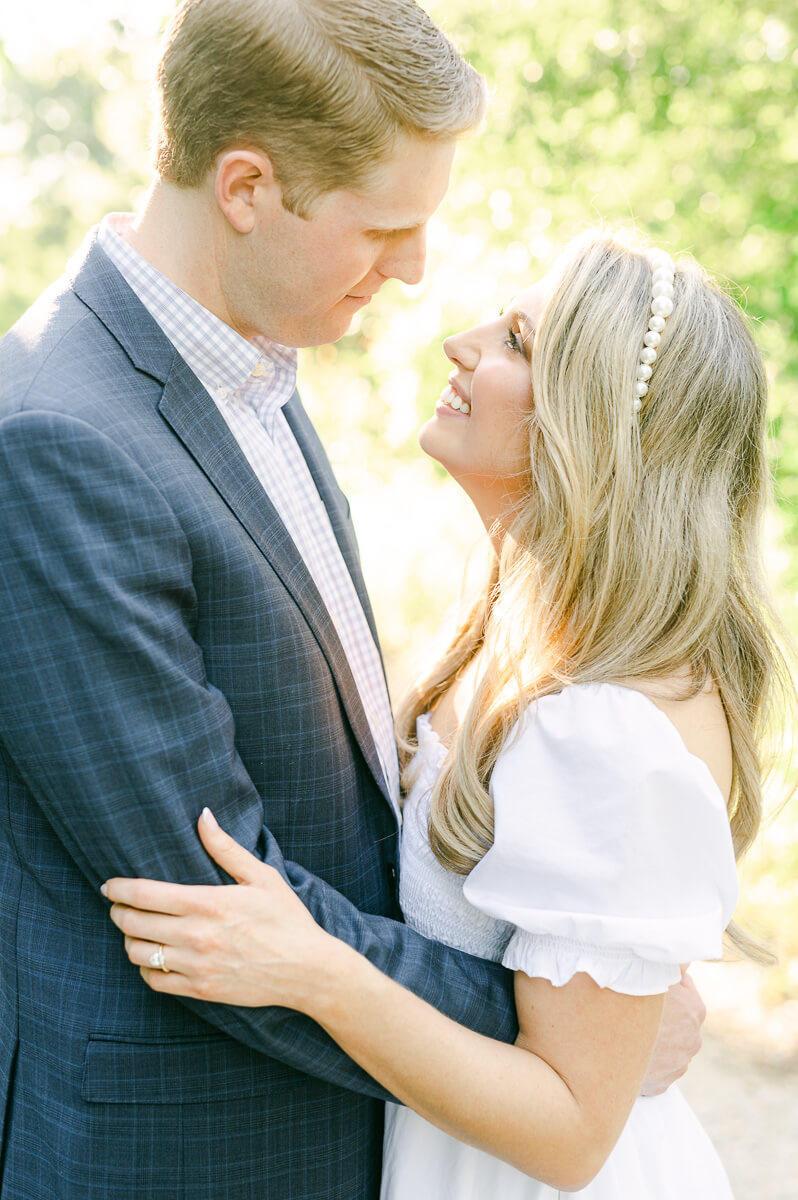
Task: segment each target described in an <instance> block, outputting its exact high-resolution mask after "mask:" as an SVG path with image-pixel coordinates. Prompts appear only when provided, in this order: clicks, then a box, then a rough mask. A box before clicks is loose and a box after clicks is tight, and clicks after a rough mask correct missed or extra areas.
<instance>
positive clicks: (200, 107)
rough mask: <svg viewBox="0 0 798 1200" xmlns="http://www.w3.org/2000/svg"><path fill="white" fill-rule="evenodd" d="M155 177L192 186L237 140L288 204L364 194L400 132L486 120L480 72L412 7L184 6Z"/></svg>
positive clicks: (166, 49)
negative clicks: (262, 162) (262, 155)
mask: <svg viewBox="0 0 798 1200" xmlns="http://www.w3.org/2000/svg"><path fill="white" fill-rule="evenodd" d="M157 80H158V94H159V116H158V121H157V126H156V135H155V141H156V152H155V159H156V169H157V171H158V173H159V175H160V176H161V177H162V178H163V179H167V180H169V181H170V182H171V183H174V184H177V185H179V186H180V187H197V186H199V184H201V183H202V181H203V180H204V178H205V176H206V175H207V173H208V171H209V170H210V169H211V167H212V166H213V165H214V163H215V161H216V159H217V157H218V155H219V154H220V153H222V152H223V151H224V150H225V149H227V148H228V147H230V146H234V145H239V146H240V145H244V146H249V147H254V148H257V149H260V150H263V151H265V152H266V153H267V154H268V155H269V157H270V158H271V161H272V164H273V166H274V170H275V174H276V176H277V178H278V180H279V182H280V183H281V185H282V188H283V203H284V204H285V207H286V208H288V209H289V210H290V211H292V212H296V213H298V214H299V215H302V216H304V215H307V214H308V212H309V210H310V208H311V207H312V204H313V202H314V201H315V200H316V199H317V198H318V197H319V196H321V195H323V194H324V193H326V192H330V191H333V190H336V189H338V188H347V189H350V190H351V189H352V188H355V187H357V186H359V185H361V184H362V183H363V182H364V181H365V180H367V179H368V177H369V175H370V174H371V173H372V172H373V171H374V169H375V167H378V166H379V165H380V164H381V162H383V161H384V160H385V158H386V157H388V156H389V155H390V153H391V149H392V147H393V145H394V143H395V141H396V138H397V135H399V134H401V133H405V134H410V135H414V136H417V137H422V138H429V139H450V138H454V137H457V136H459V135H460V134H463V133H465V132H467V131H469V130H471V129H473V128H475V127H476V125H478V124H479V122H480V121H481V119H482V116H483V114H484V109H485V88H484V83H483V81H482V79H481V77H480V76H479V75H478V74H477V72H476V71H475V70H474V69H473V67H470V66H469V65H468V63H467V62H466V61H465V60H464V59H463V58H462V56H461V55H460V54H459V52H458V51H457V49H456V48H455V46H454V45H453V44H452V43H451V42H450V41H449V39H448V38H447V37H446V36H445V35H444V34H443V32H442V31H441V30H440V29H439V28H438V26H437V25H435V24H434V22H433V21H432V20H431V19H430V17H429V16H428V15H427V14H426V13H425V12H424V10H423V9H422V8H420V7H419V6H418V4H416V3H414V0H379V2H376V0H345V2H342V0H184V2H183V3H182V4H181V5H180V7H179V9H178V11H177V13H176V14H175V16H174V18H173V20H172V22H171V24H170V26H169V28H168V30H167V33H166V38H165V42H164V46H163V51H162V55H161V60H160V63H159V66H158V77H157Z"/></svg>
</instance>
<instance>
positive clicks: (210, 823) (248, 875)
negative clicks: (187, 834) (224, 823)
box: [197, 808, 269, 886]
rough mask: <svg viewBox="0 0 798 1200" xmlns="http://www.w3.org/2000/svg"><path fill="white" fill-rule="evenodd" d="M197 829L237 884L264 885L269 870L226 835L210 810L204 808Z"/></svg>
mask: <svg viewBox="0 0 798 1200" xmlns="http://www.w3.org/2000/svg"><path fill="white" fill-rule="evenodd" d="M197 829H198V830H199V835H200V841H201V842H202V844H203V846H204V847H205V849H206V850H207V851H208V854H210V856H211V858H212V859H213V860H214V862H217V863H218V864H219V866H220V867H221V868H222V870H223V871H226V872H227V874H228V875H230V876H232V878H233V879H235V881H236V883H249V884H254V885H256V886H257V885H258V884H263V883H264V881H265V878H266V877H268V871H269V868H268V867H266V866H265V864H264V863H262V862H261V860H260V859H259V858H256V857H255V855H254V854H250V852H249V850H245V849H244V847H243V846H240V845H239V844H238V842H237V841H236V840H235V839H234V838H231V837H230V834H229V833H225V831H224V830H223V829H222V828H221V827H220V825H219V823H218V821H217V820H216V818H215V817H214V815H213V813H212V812H211V810H210V809H209V808H203V810H202V813H201V814H200V819H199V821H198V822H197Z"/></svg>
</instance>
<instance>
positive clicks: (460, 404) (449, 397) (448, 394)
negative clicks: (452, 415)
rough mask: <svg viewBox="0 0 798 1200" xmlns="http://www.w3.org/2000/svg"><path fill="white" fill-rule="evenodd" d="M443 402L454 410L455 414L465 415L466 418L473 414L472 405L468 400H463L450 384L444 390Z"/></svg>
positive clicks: (442, 394)
mask: <svg viewBox="0 0 798 1200" xmlns="http://www.w3.org/2000/svg"><path fill="white" fill-rule="evenodd" d="M441 400H442V401H443V403H444V404H447V405H448V406H449V408H453V409H454V410H455V412H461V413H463V414H464V415H465V416H466V417H467V416H468V414H469V413H470V412H471V405H470V404H469V403H468V402H467V401H466V400H463V399H461V397H460V396H459V394H458V393H457V392H456V391H455V390H454V388H453V387H452V385H451V384H450V383H447V385H446V387H445V388H444V389H443V391H442V393H441Z"/></svg>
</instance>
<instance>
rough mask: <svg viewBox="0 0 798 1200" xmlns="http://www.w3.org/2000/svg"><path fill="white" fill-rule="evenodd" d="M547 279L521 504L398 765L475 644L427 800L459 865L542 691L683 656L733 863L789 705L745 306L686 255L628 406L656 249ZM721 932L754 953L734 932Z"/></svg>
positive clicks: (607, 246)
mask: <svg viewBox="0 0 798 1200" xmlns="http://www.w3.org/2000/svg"><path fill="white" fill-rule="evenodd" d="M554 278H555V279H556V283H555V286H554V290H553V294H552V295H551V297H550V299H549V301H548V303H547V304H546V306H545V309H544V311H543V312H542V313H541V315H540V319H539V322H538V325H537V329H536V331H535V335H534V344H533V348H532V356H531V379H532V391H533V396H534V402H533V407H532V411H531V413H530V416H529V418H528V433H529V441H528V445H529V456H528V465H527V468H526V470H527V479H526V481H525V484H526V486H525V487H524V488H523V489H521V490H522V493H523V496H524V499H523V500H522V501H521V502H519V504H518V506H517V510H516V511H515V513H514V518H513V520H512V522H511V523H510V524H509V526H508V531H507V534H506V536H505V538H504V542H503V548H502V552H501V557H500V559H499V560H498V561H496V562H495V563H494V564H493V566H492V570H491V575H490V578H489V580H488V581H487V585H486V587H485V589H484V592H483V593H482V595H481V597H480V599H479V601H478V602H477V603H476V605H475V607H474V608H473V610H472V611H471V613H470V614H469V616H468V618H467V619H466V621H465V622H464V623H463V625H462V627H461V628H460V629H459V631H458V632H457V634H456V636H455V638H454V640H453V642H452V644H451V645H450V647H449V649H448V651H447V652H446V654H445V655H444V656H443V658H442V659H441V660H440V661H439V662H438V663H437V664H436V666H435V667H434V669H433V670H432V672H430V674H429V675H428V676H427V677H426V678H425V679H424V680H423V681H422V682H421V683H420V684H419V685H418V686H417V687H416V688H415V689H414V690H413V691H412V692H411V693H410V695H408V697H407V698H406V700H405V703H404V704H403V706H402V708H401V710H400V713H399V718H398V729H399V741H400V747H401V749H402V753H403V757H404V760H405V762H406V761H407V758H408V756H409V754H410V753H412V751H413V749H414V747H415V732H414V731H415V721H416V718H417V717H418V715H419V714H420V713H422V712H425V711H427V710H428V709H429V708H430V707H431V706H432V705H433V704H434V703H435V702H436V700H437V699H438V698H439V697H440V696H441V695H443V693H444V692H445V691H446V690H447V689H448V688H449V687H450V686H451V684H452V683H453V682H454V681H455V679H456V678H457V677H458V676H459V675H460V674H461V672H463V671H464V669H465V668H466V667H467V665H468V664H469V663H470V662H471V660H472V659H473V658H474V656H475V655H476V654H477V652H478V651H482V653H481V654H480V660H481V661H480V672H479V682H478V684H477V687H476V691H475V693H474V696H473V699H472V700H471V703H470V706H469V708H468V710H467V712H466V715H465V717H464V720H463V721H462V724H461V725H460V728H459V731H458V734H457V737H456V740H455V743H454V746H453V749H452V753H451V754H450V756H449V758H448V761H447V763H446V764H445V766H444V770H443V772H442V774H441V776H440V778H439V781H438V783H437V786H436V788H435V791H434V794H433V797H432V811H431V821H430V840H431V845H432V849H433V851H434V853H435V855H436V857H437V858H438V859H439V861H440V862H441V863H442V864H443V865H444V866H445V867H447V868H448V869H450V870H452V871H455V872H458V873H460V874H467V873H468V872H469V871H470V870H471V869H472V868H473V867H474V866H475V865H476V863H477V862H478V861H479V860H480V859H481V858H482V857H483V855H484V854H485V853H486V851H487V850H488V848H489V847H490V845H491V844H492V841H493V805H492V802H491V799H490V795H489V791H488V788H489V782H490V777H491V772H492V770H493V766H494V764H495V762H496V759H497V757H498V755H499V753H500V751H501V749H502V747H503V745H504V743H505V741H506V739H507V737H508V736H509V734H510V732H511V730H512V728H513V727H514V725H515V724H516V721H517V719H518V717H519V714H520V713H521V711H522V710H523V709H524V707H525V706H526V705H528V704H529V703H530V702H531V701H532V700H534V699H535V698H536V697H539V696H545V695H548V694H550V693H552V692H557V691H560V690H561V689H562V688H563V687H564V686H566V685H568V684H575V683H586V682H592V683H594V682H616V683H619V682H625V683H627V684H628V685H629V684H631V685H632V686H633V685H634V681H635V680H641V681H642V680H655V679H657V678H664V677H668V676H673V675H674V673H679V672H683V671H684V669H685V668H688V669H689V677H690V681H689V684H688V686H687V688H686V689H685V697H686V696H687V695H694V694H695V693H696V692H697V691H698V690H700V689H701V688H702V687H703V686H704V684H705V683H706V682H707V680H709V679H711V680H714V682H715V683H716V684H717V687H718V690H719V692H720V697H721V700H722V702H723V706H724V709H725V712H726V717H727V720H728V724H729V730H730V733H731V742H732V753H733V783H732V790H731V796H730V799H729V806H728V811H729V818H730V822H731V829H732V833H733V838H734V846H735V851H736V853H737V855H738V856H739V855H741V854H742V853H743V852H744V851H745V850H746V849H747V848H748V846H749V845H750V844H751V842H752V840H753V838H754V836H755V834H756V832H757V829H758V827H759V824H760V818H761V812H762V798H761V788H762V763H761V752H762V746H763V739H764V737H765V733H766V729H767V728H768V721H769V719H770V718H771V717H772V716H773V714H774V712H775V711H778V709H779V705H778V703H777V702H778V699H779V697H781V698H782V699H784V698H788V697H789V699H790V700H791V699H792V692H791V677H790V672H789V670H788V668H787V665H786V662H785V659H784V657H783V655H782V653H781V651H780V650H779V648H778V645H777V642H776V640H775V638H774V635H773V633H772V628H773V624H772V620H771V617H770V614H769V609H768V605H767V602H766V599H765V590H764V586H763V580H762V573H761V569H760V562H759V543H760V525H761V521H762V516H763V511H764V508H765V505H766V502H767V499H768V496H769V473H768V467H767V462H766V458H765V449H764V442H765V431H766V415H765V414H766V381H765V373H764V370H763V366H762V361H761V359H760V356H759V353H758V351H757V349H756V346H755V345H754V341H753V339H752V337H751V335H750V333H749V331H748V328H747V325H746V321H745V319H744V317H743V315H742V313H741V312H740V310H739V309H738V307H737V306H736V304H735V303H734V302H733V301H732V300H731V299H730V298H729V297H728V296H727V295H725V294H724V293H723V292H722V291H721V290H720V288H719V287H717V286H716V284H715V283H713V281H712V280H711V279H709V278H708V276H707V275H706V273H705V272H704V271H703V270H702V269H701V268H700V267H699V266H698V265H697V264H696V263H695V262H694V261H693V260H691V259H689V258H686V257H685V258H680V259H679V261H678V262H677V265H676V275H675V280H674V289H675V290H674V310H673V313H672V315H671V316H670V317H669V319H668V321H667V325H666V327H665V332H664V333H663V336H662V342H661V344H660V346H659V347H658V357H657V362H656V366H655V368H654V372H653V375H652V378H651V380H650V387H649V391H648V394H647V396H646V397H645V399H644V400H643V405H642V408H641V411H640V412H639V413H638V414H635V412H634V398H635V392H634V383H635V375H636V368H637V364H638V361H639V355H640V350H641V347H642V345H643V335H644V333H645V331H646V328H647V323H648V318H649V308H650V297H651V268H650V266H649V263H648V261H647V259H646V257H645V248H644V247H643V246H642V245H641V244H640V243H639V241H636V240H634V239H631V238H629V237H623V238H621V237H619V236H615V235H610V234H607V233H606V232H603V231H590V232H589V233H588V234H586V235H584V236H583V237H581V238H579V239H577V240H576V241H575V242H574V243H572V244H571V245H569V246H568V247H567V248H566V250H565V252H564V254H563V256H562V257H561V259H560V260H559V262H558V264H557V266H556V268H555V272H554ZM685 835H686V836H689V834H688V831H685ZM729 933H730V936H731V938H732V941H734V942H735V943H736V945H737V946H738V947H739V948H740V949H743V950H744V951H745V952H747V953H752V954H753V955H754V956H757V949H756V945H755V943H753V942H752V941H751V940H750V939H748V938H747V937H746V935H744V934H743V933H742V932H741V931H740V930H738V929H736V928H733V927H731V928H730V931H729Z"/></svg>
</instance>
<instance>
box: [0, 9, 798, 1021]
mask: <svg viewBox="0 0 798 1200" xmlns="http://www.w3.org/2000/svg"><path fill="white" fill-rule="evenodd" d="M426 7H427V8H428V9H429V11H431V12H432V14H433V16H434V17H435V18H436V19H437V20H438V21H439V22H440V23H441V24H443V26H444V27H445V28H446V29H447V31H448V32H449V33H450V35H451V36H452V37H453V38H454V39H455V41H456V42H457V43H458V45H459V46H460V47H461V48H462V49H463V50H464V51H465V52H466V54H467V55H468V57H469V58H470V59H471V61H472V62H473V63H474V64H475V66H477V67H478V68H479V70H481V71H482V72H483V73H484V74H485V76H486V77H487V79H488V81H489V84H490V88H491V95H492V100H491V106H490V112H489V116H488V119H487V124H486V128H485V130H484V132H483V133H482V134H481V135H480V136H479V137H478V138H475V139H472V140H471V141H470V142H467V143H466V144H464V146H463V147H462V148H461V151H460V154H459V158H458V163H457V165H456V168H455V178H454V183H453V187H452V189H451V192H450V194H449V197H448V198H447V201H446V202H445V204H444V206H443V208H442V209H441V211H440V213H439V215H438V216H437V217H436V218H435V220H434V221H433V223H432V224H431V227H430V263H429V269H428V272H427V278H426V281H425V283H424V284H423V285H421V286H420V287H417V288H405V287H401V286H399V285H396V284H393V285H390V286H389V287H388V288H386V289H385V290H384V293H383V294H382V295H381V296H380V297H379V298H378V300H377V301H375V303H374V304H373V305H372V306H371V307H370V308H369V309H368V310H367V311H366V312H365V313H364V314H361V317H360V319H359V322H358V323H357V325H356V326H355V327H354V328H353V331H352V332H351V333H350V335H349V336H348V337H346V338H345V339H343V340H342V341H341V342H340V343H338V345H337V346H334V347H322V348H320V349H319V350H317V351H314V352H307V353H306V354H305V355H304V356H303V363H302V379H303V390H304V393H305V396H306V400H307V402H308V403H309V406H310V408H311V410H312V411H313V413H314V416H315V417H316V420H317V423H318V424H319V426H320V428H321V430H322V433H323V434H324V436H325V438H326V441H327V444H328V446H329V447H330V450H331V456H332V458H333V461H334V463H335V465H336V468H337V470H338V472H339V476H340V477H341V480H342V483H343V485H344V487H345V488H346V489H347V490H348V491H349V493H350V495H351V497H352V500H353V508H354V511H355V516H356V520H357V522H358V526H359V529H360V535H361V542H362V545H363V551H364V559H365V565H366V572H367V576H368V577H369V581H370V585H371V588H372V592H373V594H374V597H375V601H376V607H377V611H378V617H379V620H380V624H381V628H382V630H383V638H384V642H385V646H386V649H387V652H388V655H389V659H390V661H391V663H392V670H393V674H394V679H395V680H400V679H401V678H402V677H403V676H404V675H405V674H406V672H407V670H408V669H409V663H410V657H409V656H410V653H411V652H413V653H417V652H419V651H420V650H421V647H422V646H423V645H424V644H425V641H426V637H427V635H428V634H430V633H431V632H432V631H433V630H434V628H435V626H436V625H437V623H438V621H439V619H440V616H441V614H442V612H443V611H444V609H445V608H446V607H447V605H448V604H450V603H451V601H452V600H453V599H454V598H455V596H456V595H457V592H458V588H459V585H460V580H461V577H462V572H463V566H462V564H463V560H464V557H465V554H466V552H467V550H468V547H469V546H470V545H471V544H472V543H473V542H474V541H476V540H477V539H478V537H479V532H480V531H479V528H478V526H477V524H476V522H475V519H474V517H473V515H472V514H471V512H470V510H469V509H468V506H467V505H466V504H465V502H464V501H463V500H462V499H461V498H460V496H459V495H458V494H456V493H455V491H454V490H453V487H452V485H450V484H449V483H447V482H446V481H445V480H444V479H443V478H442V476H441V475H440V473H438V472H437V471H436V469H435V468H434V467H433V466H432V465H431V464H429V463H426V462H423V461H421V458H420V454H419V451H418V448H417V445H416V430H417V428H418V425H419V424H420V423H421V422H422V421H423V420H424V419H425V418H426V416H427V415H428V414H429V413H430V412H431V409H432V406H433V403H434V399H435V397H436V396H437V395H438V393H439V392H440V389H441V387H442V385H443V383H444V382H445V378H446V374H447V370H446V363H445V360H444V358H443V356H442V354H441V351H440V342H441V339H442V337H443V336H445V335H446V334H447V333H449V332H451V331H453V330H455V329H457V328H460V327H463V326H464V325H466V324H471V323H473V322H474V321H475V320H477V319H479V318H480V317H481V316H483V315H485V314H486V313H489V312H495V310H496V308H498V307H499V306H500V305H501V304H503V303H504V302H506V300H507V299H509V297H510V296H511V295H512V293H513V291H514V290H515V289H516V288H518V287H520V286H521V285H522V284H524V283H526V282H528V281H529V280H530V279H531V278H532V277H534V276H536V275H538V274H540V273H542V272H543V270H544V269H545V266H546V265H547V263H548V262H549V261H550V259H551V258H552V257H553V254H554V251H555V250H556V248H557V247H558V246H559V245H561V244H562V243H563V242H564V241H565V240H567V238H568V237H569V236H571V235H572V234H573V233H574V232H576V231H578V230H579V229H581V228H583V227H584V226H585V225H586V224H591V223H594V222H596V221H611V222H617V221H635V222H636V223H638V224H639V225H641V226H642V227H643V228H644V229H645V230H646V231H647V232H648V233H649V234H650V236H651V238H652V240H653V241H654V242H655V243H656V244H659V245H662V246H665V247H667V248H669V249H670V250H672V251H678V250H683V249H688V250H690V251H691V252H692V253H694V254H695V255H696V257H697V258H698V259H699V260H700V261H701V262H702V263H704V265H705V266H707V267H708V268H709V269H710V270H711V271H713V272H714V273H715V274H717V275H718V276H720V277H722V278H723V279H725V280H727V281H729V286H731V287H732V288H733V289H734V291H735V293H736V295H737V296H738V299H739V300H740V302H741V303H742V304H743V306H744V307H745V309H746V310H747V312H748V313H749V315H750V317H751V318H752V319H753V321H754V322H755V323H756V326H757V337H758V340H759V343H760V345H761V347H762V349H763V352H764V353H765V356H766V359H767V363H768V369H769V373H770V377H771V384H772V393H771V394H772V410H771V411H772V458H773V466H774V475H775V479H776V486H777V499H778V516H777V517H775V518H774V522H773V528H772V530H771V547H770V559H769V566H770V569H771V572H772V574H773V577H774V580H775V581H776V583H777V588H778V596H779V607H780V610H781V612H782V614H783V616H784V618H785V619H786V621H787V623H788V625H790V626H791V627H792V628H793V629H794V630H798V503H797V501H798V404H797V403H796V385H797V383H798V345H796V339H795V331H796V321H797V320H798V271H797V270H796V262H797V261H798V217H797V216H796V194H797V193H796V178H798V111H797V110H796V104H795V92H796V74H797V71H796V68H798V41H797V40H796V12H795V9H794V8H791V7H788V6H785V5H780V6H778V7H777V6H776V5H775V4H773V5H772V7H767V6H764V7H763V6H759V5H757V4H751V3H748V2H746V0H717V2H713V3H707V2H706V0H646V2H643V0H437V2H431V3H428V4H427V5H426ZM107 8H108V9H109V11H111V12H112V13H113V11H114V10H115V8H116V6H115V5H114V4H113V3H109V4H108V5H107ZM171 8H172V5H171V4H169V3H167V2H166V0H164V4H163V15H164V17H166V16H167V15H168V13H169V12H170V11H171ZM120 11H122V6H121V0H120ZM33 20H34V18H33V17H31V21H33ZM3 33H4V30H3V18H2V17H0V37H2V36H3ZM154 55H155V46H154V42H153V40H152V39H151V38H146V37H142V36H141V34H140V33H136V31H135V30H132V29H131V28H130V26H129V24H126V23H125V21H124V20H121V19H109V20H107V21H106V22H105V23H104V24H103V25H102V27H101V28H98V29H97V30H95V31H94V33H93V36H92V39H91V44H90V45H85V46H84V45H78V46H73V47H70V48H69V49H66V50H63V51H61V52H58V53H55V54H47V55H44V56H33V57H31V56H30V55H26V56H20V55H19V54H14V53H13V47H11V46H10V44H9V45H6V46H5V47H0V78H1V87H0V153H1V154H2V161H1V162H0V330H4V329H6V328H7V327H8V326H9V325H10V324H11V323H12V322H13V321H14V320H15V319H16V317H17V316H18V315H19V313H20V312H22V311H23V309H24V308H25V307H26V306H27V304H28V303H30V301H31V300H32V299H33V298H34V297H35V296H36V295H37V294H38V292H39V291H40V290H41V289H42V288H43V287H44V286H46V284H47V283H49V282H50V281H51V280H52V279H54V278H55V277H56V276H57V275H58V274H59V273H60V272H61V270H62V267H63V263H64V261H65V259H66V257H67V256H68V254H69V253H70V252H71V251H72V250H73V249H74V248H75V247H76V246H77V245H78V244H79V242H80V240H81V238H82V236H83V234H84V231H85V229H86V227H87V226H88V225H90V224H92V223H94V222H96V221H97V220H98V219H99V218H100V217H101V216H102V214H103V213H104V212H106V211H109V210H112V209H129V208H130V207H131V205H133V204H135V203H136V202H137V200H138V199H139V198H140V196H141V195H142V194H143V189H144V187H145V185H146V181H147V177H148V164H147V154H146V149H145V143H146V131H147V124H148V113H147V104H146V100H147V90H146V85H145V82H144V81H145V79H146V76H147V74H148V72H149V71H150V69H151V67H152V64H153V62H154ZM731 281H733V283H732V282H731ZM797 827H798V821H797V820H796V816H795V813H794V812H791V813H790V812H788V813H784V814H782V816H781V818H780V819H779V822H778V823H777V825H774V826H773V830H772V831H771V833H770V834H769V835H766V836H765V837H764V838H763V839H762V840H761V842H760V845H759V849H758V850H757V851H756V853H755V855H754V856H753V858H752V860H751V863H750V865H749V867H748V874H747V888H746V895H747V900H746V904H745V910H746V911H745V913H744V915H748V916H749V917H751V918H753V920H754V921H755V922H756V923H758V925H759V927H760V928H762V929H763V930H764V931H765V932H766V933H768V934H770V935H771V936H772V937H773V938H774V940H775V942H776V944H777V947H778V948H779V949H780V951H781V954H782V964H781V966H780V968H779V969H778V970H777V971H776V972H772V973H771V974H770V975H769V976H768V982H767V988H768V989H769V992H770V994H771V998H772V999H774V1000H777V999H780V998H785V997H788V996H790V995H792V996H798V882H796V881H797V880H798V837H796V832H797Z"/></svg>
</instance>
